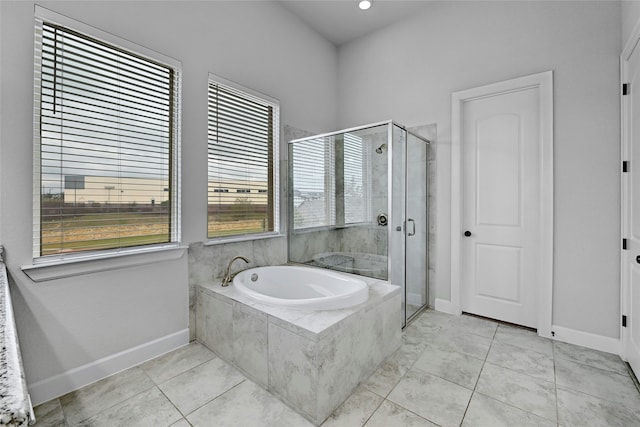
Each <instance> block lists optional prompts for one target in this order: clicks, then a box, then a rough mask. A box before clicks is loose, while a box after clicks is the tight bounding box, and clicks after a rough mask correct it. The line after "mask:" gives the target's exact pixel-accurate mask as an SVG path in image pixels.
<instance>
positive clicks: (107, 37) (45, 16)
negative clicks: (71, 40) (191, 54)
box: [34, 4, 182, 70]
mask: <svg viewBox="0 0 640 427" xmlns="http://www.w3.org/2000/svg"><path fill="white" fill-rule="evenodd" d="M34 14H35V17H36V19H41V20H43V21H46V22H50V23H52V24H58V25H61V26H63V27H69V28H72V29H73V30H74V31H77V32H80V33H83V34H86V35H88V36H90V37H93V38H97V39H100V40H102V41H103V42H106V43H108V44H110V45H112V46H116V47H118V48H120V49H124V50H127V51H133V52H135V53H136V54H137V55H141V56H144V57H146V58H147V59H149V60H151V61H154V62H156V63H158V62H160V63H163V64H165V65H168V66H170V67H172V68H175V69H177V70H181V69H182V62H180V61H178V60H177V59H174V58H172V57H170V56H167V55H164V54H162V53H160V52H157V51H155V50H153V49H149V48H147V47H144V46H141V45H139V44H137V43H134V42H132V41H130V40H126V39H123V38H122V37H118V36H116V35H114V34H111V33H109V32H106V31H103V30H101V29H99V28H96V27H92V26H91V25H87V24H85V23H84V22H80V21H76V20H75V19H73V18H70V17H68V16H65V15H61V14H59V13H57V12H54V11H52V10H49V9H45V8H44V7H42V6H40V5H37V4H36V5H35V9H34Z"/></svg>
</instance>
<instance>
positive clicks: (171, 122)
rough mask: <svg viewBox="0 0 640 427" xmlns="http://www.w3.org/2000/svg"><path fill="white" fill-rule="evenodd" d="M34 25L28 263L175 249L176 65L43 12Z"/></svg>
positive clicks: (177, 116) (176, 204)
mask: <svg viewBox="0 0 640 427" xmlns="http://www.w3.org/2000/svg"><path fill="white" fill-rule="evenodd" d="M38 11H40V13H38ZM36 27H37V28H36V43H37V45H36V64H39V65H40V66H39V67H36V78H35V79H36V81H35V91H36V97H35V98H36V119H35V121H36V122H35V123H34V126H35V128H36V130H37V132H36V135H35V140H34V143H35V149H36V153H38V154H39V155H38V156H37V160H36V165H35V167H34V179H35V180H36V182H38V183H39V185H38V186H37V187H36V188H39V189H40V190H39V191H36V194H34V228H35V229H36V233H35V236H36V237H35V238H34V256H35V257H40V256H54V255H58V256H61V255H63V254H68V253H73V252H82V251H99V250H120V249H123V248H128V247H133V246H143V245H152V244H166V243H170V242H178V241H179V218H178V209H179V206H178V200H179V197H178V196H179V193H178V188H177V185H176V182H177V174H178V170H177V168H178V163H177V161H176V159H177V153H178V151H179V141H178V135H179V132H178V125H179V118H180V113H179V111H180V108H179V104H178V100H179V99H180V96H179V93H178V90H179V87H180V85H179V80H180V64H179V63H178V62H177V61H175V60H172V59H171V58H165V57H162V56H161V55H159V54H155V53H152V54H153V55H152V56H150V53H151V52H150V51H148V50H146V49H145V48H142V47H139V46H136V45H134V44H132V43H131V42H128V41H125V40H121V39H118V38H117V37H115V36H113V35H111V34H106V33H103V32H101V31H100V30H97V29H94V28H91V27H88V26H86V25H85V24H81V23H77V22H74V21H72V20H70V19H69V18H66V17H61V16H58V15H57V14H54V13H53V12H49V11H46V10H44V9H37V12H36Z"/></svg>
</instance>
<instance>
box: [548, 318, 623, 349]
mask: <svg viewBox="0 0 640 427" xmlns="http://www.w3.org/2000/svg"><path fill="white" fill-rule="evenodd" d="M551 331H552V332H554V335H553V339H555V340H558V341H562V342H567V343H569V344H575V345H581V346H583V347H587V348H591V349H594V350H600V351H604V352H606V353H613V354H617V355H619V354H620V350H621V347H620V339H619V338H610V337H605V336H602V335H596V334H591V333H589V332H583V331H577V330H575V329H569V328H563V327H562V326H555V325H554V326H552V327H551Z"/></svg>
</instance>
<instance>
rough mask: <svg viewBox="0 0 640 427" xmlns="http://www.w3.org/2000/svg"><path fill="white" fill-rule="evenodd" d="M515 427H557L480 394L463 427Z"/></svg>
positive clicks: (475, 397) (553, 423)
mask: <svg viewBox="0 0 640 427" xmlns="http://www.w3.org/2000/svg"><path fill="white" fill-rule="evenodd" d="M515 426H517V427H556V423H555V422H553V421H549V420H547V419H545V418H541V417H539V416H537V415H534V414H532V413H530V412H526V411H523V410H521V409H518V408H514V407H513V406H509V405H507V404H504V403H502V402H498V401H497V400H494V399H492V398H490V397H487V396H484V395H482V394H479V393H475V394H474V395H473V398H472V399H471V403H470V404H469V409H467V413H466V414H465V417H464V422H463V423H462V427H515ZM585 426H586V425H585ZM583 427H584V426H583Z"/></svg>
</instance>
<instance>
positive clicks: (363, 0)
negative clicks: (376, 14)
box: [358, 0, 373, 10]
mask: <svg viewBox="0 0 640 427" xmlns="http://www.w3.org/2000/svg"><path fill="white" fill-rule="evenodd" d="M371 3H373V2H372V1H371V0H360V1H359V2H358V7H359V8H360V9H361V10H367V9H369V8H370V7H371Z"/></svg>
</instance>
